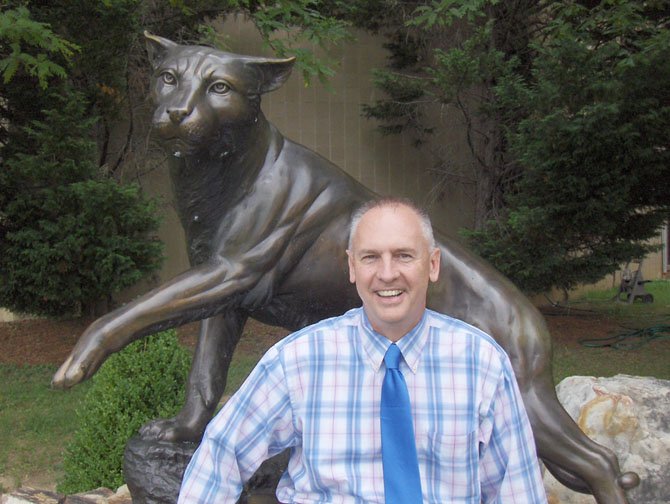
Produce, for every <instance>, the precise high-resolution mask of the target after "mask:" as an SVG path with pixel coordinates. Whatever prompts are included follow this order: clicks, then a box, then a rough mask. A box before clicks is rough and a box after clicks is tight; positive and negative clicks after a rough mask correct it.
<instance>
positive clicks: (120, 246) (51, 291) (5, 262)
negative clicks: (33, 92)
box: [0, 88, 162, 316]
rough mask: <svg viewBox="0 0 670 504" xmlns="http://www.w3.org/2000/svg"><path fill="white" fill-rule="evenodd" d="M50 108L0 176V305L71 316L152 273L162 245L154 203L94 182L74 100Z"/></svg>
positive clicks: (134, 191)
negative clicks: (28, 145)
mask: <svg viewBox="0 0 670 504" xmlns="http://www.w3.org/2000/svg"><path fill="white" fill-rule="evenodd" d="M61 93H62V94H61ZM52 100H53V102H54V103H53V106H54V108H53V109H51V110H47V111H44V117H45V119H44V121H33V123H32V124H31V125H30V126H29V127H26V128H25V132H26V137H27V138H28V139H29V140H31V141H32V143H33V145H34V146H35V148H34V150H33V152H31V153H30V154H28V153H23V152H21V153H17V154H16V155H15V156H13V157H11V158H9V159H7V160H6V162H5V166H6V169H5V170H3V172H2V173H1V174H0V238H2V239H1V240H0V305H2V306H6V307H8V308H10V309H13V310H16V311H20V312H29V313H34V314H39V315H52V316H53V315H64V314H70V315H72V314H75V315H78V314H80V313H82V311H86V312H93V308H94V307H95V305H96V304H97V303H99V302H103V303H105V302H106V301H108V298H109V296H110V295H111V294H112V293H115V292H118V291H120V290H121V289H123V288H126V287H128V286H130V285H132V284H134V283H136V282H137V281H138V280H140V279H141V278H142V277H144V276H146V275H147V274H148V273H150V272H152V271H155V270H156V269H157V268H158V267H159V266H160V263H161V250H162V245H161V244H160V242H158V241H157V240H156V239H155V238H153V237H152V234H153V233H154V232H155V231H156V229H157V227H158V218H157V217H156V215H155V214H156V208H155V203H154V202H152V201H150V200H147V199H146V198H145V197H144V196H143V195H142V193H141V192H140V191H139V188H138V187H137V186H134V185H120V184H118V183H116V182H115V181H113V180H111V179H108V178H105V177H104V176H103V175H102V174H100V173H99V170H98V168H97V166H96V164H95V162H94V156H95V144H94V142H93V141H92V140H91V138H90V131H91V127H92V124H93V122H94V121H95V119H85V111H84V108H83V107H84V101H83V100H82V99H81V96H80V95H78V94H76V93H68V92H67V89H66V88H64V89H63V90H61V92H60V93H54V94H53V95H52Z"/></svg>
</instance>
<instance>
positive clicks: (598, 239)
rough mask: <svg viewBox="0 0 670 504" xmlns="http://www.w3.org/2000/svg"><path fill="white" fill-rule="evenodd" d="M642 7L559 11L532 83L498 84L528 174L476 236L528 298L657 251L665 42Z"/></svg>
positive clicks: (667, 70)
mask: <svg viewBox="0 0 670 504" xmlns="http://www.w3.org/2000/svg"><path fill="white" fill-rule="evenodd" d="M647 14H648V13H645V12H644V10H643V7H642V5H641V4H636V3H630V2H621V1H618V2H607V3H603V4H601V5H599V6H598V7H595V8H593V9H587V8H585V7H580V6H577V5H568V4H566V5H562V6H557V7H556V8H555V10H554V12H553V16H554V17H553V21H552V23H550V25H549V27H548V28H547V29H546V32H545V34H546V35H547V36H548V40H547V41H544V42H542V43H536V44H535V45H534V48H535V51H536V53H537V55H536V57H535V60H534V66H533V69H532V79H531V80H529V81H526V82H524V81H521V80H515V81H513V82H501V85H500V87H498V88H496V92H497V93H498V95H499V96H500V107H503V108H505V109H506V110H505V111H504V112H505V113H507V112H508V111H509V110H511V109H513V110H515V113H516V114H517V116H518V117H520V120H518V121H516V122H511V121H510V122H508V124H507V126H508V136H507V138H508V140H509V142H510V147H511V151H512V152H513V153H514V154H515V156H516V158H517V160H518V162H519V163H520V164H521V165H522V166H523V168H524V176H523V177H522V178H521V179H520V180H519V181H518V183H517V184H516V186H515V193H514V194H512V195H510V197H509V198H508V207H507V209H506V211H505V212H504V213H503V218H502V219H499V220H498V221H497V222H490V223H489V224H488V225H487V226H485V227H484V229H482V230H481V231H479V232H476V233H473V234H472V235H471V237H472V238H473V242H474V244H475V246H476V248H477V249H478V250H479V251H480V252H481V253H482V254H483V255H484V256H486V257H488V258H489V259H491V260H492V261H493V262H494V264H495V265H496V266H498V267H499V268H500V269H501V270H502V271H503V272H505V273H507V274H508V275H510V276H511V277H512V278H513V279H514V280H515V281H516V282H517V283H518V284H519V285H520V286H521V287H522V288H523V289H524V290H526V291H528V292H542V291H544V290H547V289H549V288H551V287H553V286H555V287H559V288H561V289H565V290H569V289H570V288H572V287H574V286H576V285H577V284H579V283H589V282H593V281H596V280H599V279H600V278H602V277H603V276H604V275H606V274H607V273H610V272H612V271H614V270H616V269H617V268H618V267H619V265H620V264H621V263H623V262H626V261H628V260H630V259H631V258H633V257H643V256H644V255H645V254H646V253H648V252H649V251H651V250H653V249H654V246H653V245H650V244H649V242H647V241H646V240H649V239H651V238H653V237H654V236H656V233H657V232H658V229H659V227H660V226H661V225H662V224H663V222H664V221H665V220H666V219H667V218H668V212H669V210H670V200H669V199H668V196H667V195H668V194H669V191H670V181H669V180H668V178H669V177H670V157H669V156H670V150H668V149H669V147H670V144H669V142H668V138H667V133H666V132H667V129H668V127H670V88H669V87H668V82H670V63H668V61H667V58H666V55H667V53H668V51H669V50H670V36H669V34H668V32H667V30H665V29H664V28H661V27H660V26H655V24H654V23H653V22H651V20H650V19H649V17H648V15H647Z"/></svg>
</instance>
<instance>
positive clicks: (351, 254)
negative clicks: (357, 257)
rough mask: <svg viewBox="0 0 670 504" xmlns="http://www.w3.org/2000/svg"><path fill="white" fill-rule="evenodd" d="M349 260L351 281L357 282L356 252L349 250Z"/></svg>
mask: <svg viewBox="0 0 670 504" xmlns="http://www.w3.org/2000/svg"><path fill="white" fill-rule="evenodd" d="M347 262H348V263H349V281H350V282H351V283H356V272H355V271H354V254H353V253H352V252H351V250H347Z"/></svg>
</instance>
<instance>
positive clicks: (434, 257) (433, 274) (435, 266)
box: [428, 247, 442, 282]
mask: <svg viewBox="0 0 670 504" xmlns="http://www.w3.org/2000/svg"><path fill="white" fill-rule="evenodd" d="M441 256H442V252H441V251H440V249H439V248H437V247H436V248H434V249H433V250H432V251H431V253H430V272H429V274H428V278H430V281H431V282H437V279H438V278H440V258H441Z"/></svg>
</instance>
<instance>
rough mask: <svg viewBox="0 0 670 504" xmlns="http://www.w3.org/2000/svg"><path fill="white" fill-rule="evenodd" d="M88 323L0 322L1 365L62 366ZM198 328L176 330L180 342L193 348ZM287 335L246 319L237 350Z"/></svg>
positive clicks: (197, 326)
mask: <svg viewBox="0 0 670 504" xmlns="http://www.w3.org/2000/svg"><path fill="white" fill-rule="evenodd" d="M91 322H92V320H89V319H77V320H47V319H27V320H20V321H13V322H0V363H5V364H18V365H23V364H28V365H38V364H61V363H62V362H63V361H65V359H66V358H67V356H68V355H69V353H70V351H71V350H72V348H73V347H74V345H75V343H76V342H77V340H78V339H79V337H80V336H81V334H82V333H83V332H84V330H85V329H86V327H87V326H88V325H89V324H90V323H91ZM199 326H200V324H199V322H194V323H191V324H186V325H184V326H182V327H180V328H178V329H177V334H178V336H179V340H180V341H181V342H182V343H183V344H185V345H186V346H189V347H191V348H194V347H195V344H196V341H197V339H198V330H199ZM286 334H288V331H286V330H285V329H282V328H278V327H271V326H267V325H264V324H261V323H260V322H256V321H255V320H249V322H248V323H247V325H246V327H245V329H244V335H243V336H242V339H241V340H240V343H239V345H238V351H245V350H255V349H257V348H259V347H260V348H268V347H269V346H270V345H272V343H274V342H275V341H278V340H279V339H281V338H283V337H284V336H285V335H286Z"/></svg>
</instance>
